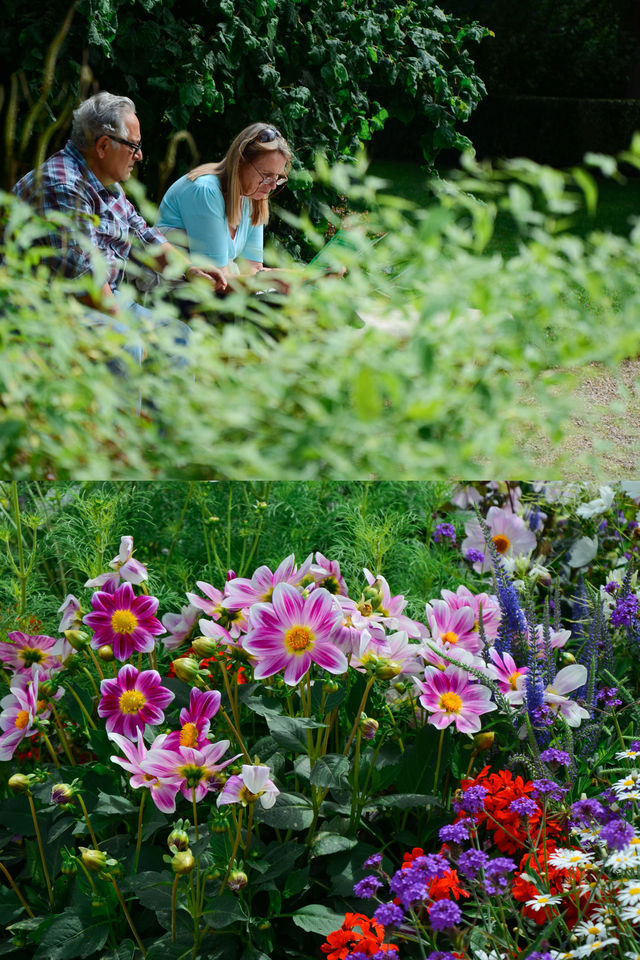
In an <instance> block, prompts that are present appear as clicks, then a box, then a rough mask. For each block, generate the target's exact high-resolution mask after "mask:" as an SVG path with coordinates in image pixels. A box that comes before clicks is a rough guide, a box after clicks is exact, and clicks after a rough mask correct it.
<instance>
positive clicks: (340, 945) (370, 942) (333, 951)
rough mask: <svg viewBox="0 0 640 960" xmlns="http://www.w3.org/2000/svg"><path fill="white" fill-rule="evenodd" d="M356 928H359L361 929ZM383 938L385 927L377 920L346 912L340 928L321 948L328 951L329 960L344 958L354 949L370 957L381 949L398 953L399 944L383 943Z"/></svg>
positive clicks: (385, 951) (342, 959) (361, 914)
mask: <svg viewBox="0 0 640 960" xmlns="http://www.w3.org/2000/svg"><path fill="white" fill-rule="evenodd" d="M354 928H359V931H358V930H356V929H354ZM383 939H384V927H383V925H382V924H381V923H378V921H377V920H372V919H370V918H369V917H366V916H365V915H364V914H363V913H346V914H345V917H344V923H343V924H342V926H341V927H340V929H339V930H334V932H333V933H330V934H329V936H328V937H327V939H326V942H325V943H323V944H322V946H321V947H320V949H321V950H322V952H323V953H326V955H327V960H344V958H345V957H348V956H349V954H350V953H353V951H354V949H357V950H359V951H360V953H364V954H365V955H366V956H368V957H371V956H373V954H374V953H378V952H379V951H381V952H382V953H396V952H397V950H398V948H397V946H396V945H395V944H394V943H383V942H382V941H383Z"/></svg>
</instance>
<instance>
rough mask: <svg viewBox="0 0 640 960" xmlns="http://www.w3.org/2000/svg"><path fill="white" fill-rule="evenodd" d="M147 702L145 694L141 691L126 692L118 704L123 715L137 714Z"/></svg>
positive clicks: (122, 694)
mask: <svg viewBox="0 0 640 960" xmlns="http://www.w3.org/2000/svg"><path fill="white" fill-rule="evenodd" d="M146 702H147V698H146V697H145V695H144V693H141V692H140V691H139V690H125V692H124V693H121V694H120V699H119V700H118V703H119V705H120V709H121V710H122V712H123V713H137V712H138V710H140V709H141V708H142V707H144V705H145V703H146Z"/></svg>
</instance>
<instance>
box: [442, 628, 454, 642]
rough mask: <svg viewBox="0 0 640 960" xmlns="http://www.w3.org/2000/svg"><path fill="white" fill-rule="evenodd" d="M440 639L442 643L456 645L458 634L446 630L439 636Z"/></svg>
mask: <svg viewBox="0 0 640 960" xmlns="http://www.w3.org/2000/svg"><path fill="white" fill-rule="evenodd" d="M440 639H441V640H442V642H443V643H457V642H458V634H457V633H454V632H453V630H447V632H446V633H441V634H440Z"/></svg>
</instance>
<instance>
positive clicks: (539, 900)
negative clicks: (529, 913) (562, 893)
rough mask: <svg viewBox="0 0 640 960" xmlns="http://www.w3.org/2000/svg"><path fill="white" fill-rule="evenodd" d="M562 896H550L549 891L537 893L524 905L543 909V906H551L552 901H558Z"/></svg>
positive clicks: (533, 908)
mask: <svg viewBox="0 0 640 960" xmlns="http://www.w3.org/2000/svg"><path fill="white" fill-rule="evenodd" d="M561 900H562V897H558V896H552V895H551V894H550V893H539V894H538V896H537V897H534V898H533V900H527V902H526V904H525V906H527V907H531V909H532V910H534V911H536V912H537V911H538V910H544V909H545V907H551V906H553V904H554V903H560V901H561Z"/></svg>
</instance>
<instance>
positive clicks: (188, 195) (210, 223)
mask: <svg viewBox="0 0 640 960" xmlns="http://www.w3.org/2000/svg"><path fill="white" fill-rule="evenodd" d="M156 226H157V227H158V229H160V230H162V232H163V233H166V232H167V231H171V230H182V231H184V233H186V235H187V238H188V241H189V250H190V252H191V253H192V254H194V253H197V254H201V255H203V256H205V257H207V258H208V259H209V260H211V261H213V263H214V264H215V266H216V267H226V266H227V264H228V263H229V262H230V261H231V260H235V258H236V257H240V256H242V257H244V258H245V259H246V260H256V261H257V262H258V263H262V225H260V226H258V227H253V226H251V206H250V201H249V199H248V198H247V197H243V198H242V218H241V220H240V223H239V225H238V229H237V231H236V235H235V237H234V238H232V237H231V234H230V233H229V225H228V223H227V216H226V213H225V208H224V197H223V196H222V190H221V189H220V181H219V179H218V177H217V176H216V175H215V174H213V173H207V174H203V175H202V176H201V177H198V178H197V179H196V180H187V177H186V176H184V177H180V179H179V180H176V182H175V183H174V184H172V185H171V186H170V187H169V189H168V190H167V192H166V193H165V195H164V197H163V198H162V202H161V204H160V208H159V210H158V220H157V224H156ZM169 239H171V237H169Z"/></svg>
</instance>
